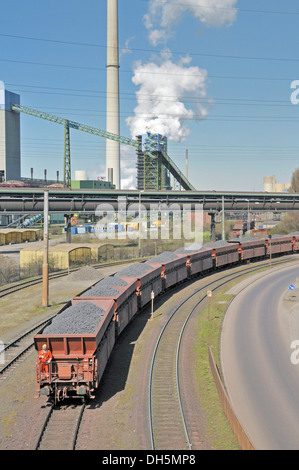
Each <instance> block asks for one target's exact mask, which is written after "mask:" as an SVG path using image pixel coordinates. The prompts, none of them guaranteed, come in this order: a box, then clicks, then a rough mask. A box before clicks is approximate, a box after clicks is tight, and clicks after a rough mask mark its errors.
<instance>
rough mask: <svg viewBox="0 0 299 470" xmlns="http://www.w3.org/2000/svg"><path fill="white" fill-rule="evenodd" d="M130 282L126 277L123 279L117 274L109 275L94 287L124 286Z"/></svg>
mask: <svg viewBox="0 0 299 470" xmlns="http://www.w3.org/2000/svg"><path fill="white" fill-rule="evenodd" d="M127 285H128V283H127V281H125V280H124V279H121V278H119V277H115V276H109V277H105V278H104V279H102V280H101V281H99V282H97V283H96V284H95V285H94V287H104V286H109V287H124V286H127Z"/></svg>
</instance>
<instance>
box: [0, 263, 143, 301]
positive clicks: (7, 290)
mask: <svg viewBox="0 0 299 470" xmlns="http://www.w3.org/2000/svg"><path fill="white" fill-rule="evenodd" d="M144 260H145V259H144V258H135V259H129V260H122V261H115V262H112V263H105V264H103V263H102V264H95V265H92V267H93V268H94V269H100V268H107V267H110V266H119V265H123V264H130V263H137V262H140V261H144ZM80 269H82V267H80V268H72V269H70V270H63V271H60V272H59V273H50V274H49V280H50V281H51V280H53V279H58V278H60V277H64V276H68V275H69V274H71V273H73V272H76V271H79V270H80ZM42 282H43V278H42V276H39V277H36V278H34V279H29V280H25V281H20V282H17V283H15V284H13V285H8V286H6V287H2V288H0V298H2V297H5V296H6V295H9V294H13V293H14V292H18V291H20V290H23V289H26V288H27V287H32V286H35V285H37V284H41V283H42Z"/></svg>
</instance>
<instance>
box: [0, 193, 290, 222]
mask: <svg viewBox="0 0 299 470" xmlns="http://www.w3.org/2000/svg"><path fill="white" fill-rule="evenodd" d="M48 191H49V213H65V214H72V213H95V212H96V210H97V208H98V206H99V204H110V205H111V206H112V207H113V208H114V209H115V210H117V209H118V208H119V207H120V206H121V207H124V205H125V207H129V205H130V204H134V205H135V207H136V206H138V203H139V202H141V203H142V205H143V207H145V208H146V209H151V208H152V207H153V205H155V207H156V208H157V207H158V208H160V209H162V208H164V207H168V208H171V207H174V206H172V205H176V206H177V205H179V206H180V208H182V209H183V208H187V207H189V206H190V208H191V210H196V208H198V204H201V206H202V209H203V210H204V211H206V212H212V213H213V212H214V213H218V212H221V211H222V210H223V209H224V210H225V211H227V210H229V211H245V212H247V211H248V209H249V210H250V211H252V212H256V213H257V212H266V211H271V212H283V211H293V210H297V211H298V210H299V194H291V193H262V192H260V193H252V192H243V193H240V192H217V191H206V192H203V191H167V190H164V191H137V190H126V191H125V190H115V189H113V190H103V191H102V190H68V189H63V188H49V189H48ZM151 205H152V206H151ZM187 205H188V206H187ZM43 207H44V189H42V188H1V187H0V215H9V214H34V213H38V214H40V213H42V211H43Z"/></svg>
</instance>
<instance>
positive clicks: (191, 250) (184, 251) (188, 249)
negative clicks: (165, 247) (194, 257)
mask: <svg viewBox="0 0 299 470" xmlns="http://www.w3.org/2000/svg"><path fill="white" fill-rule="evenodd" d="M200 250H202V245H199V244H196V243H193V244H192V245H189V246H183V247H182V248H178V249H177V250H175V253H177V254H178V255H186V254H188V253H196V252H197V251H200Z"/></svg>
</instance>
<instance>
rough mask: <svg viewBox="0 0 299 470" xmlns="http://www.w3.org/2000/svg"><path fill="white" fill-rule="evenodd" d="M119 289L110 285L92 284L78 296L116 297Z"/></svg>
mask: <svg viewBox="0 0 299 470" xmlns="http://www.w3.org/2000/svg"><path fill="white" fill-rule="evenodd" d="M118 295H119V290H117V289H115V288H114V287H110V286H105V285H104V286H97V287H96V286H94V287H91V288H90V289H88V290H87V291H85V292H83V294H81V295H80V297H117V296H118Z"/></svg>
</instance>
